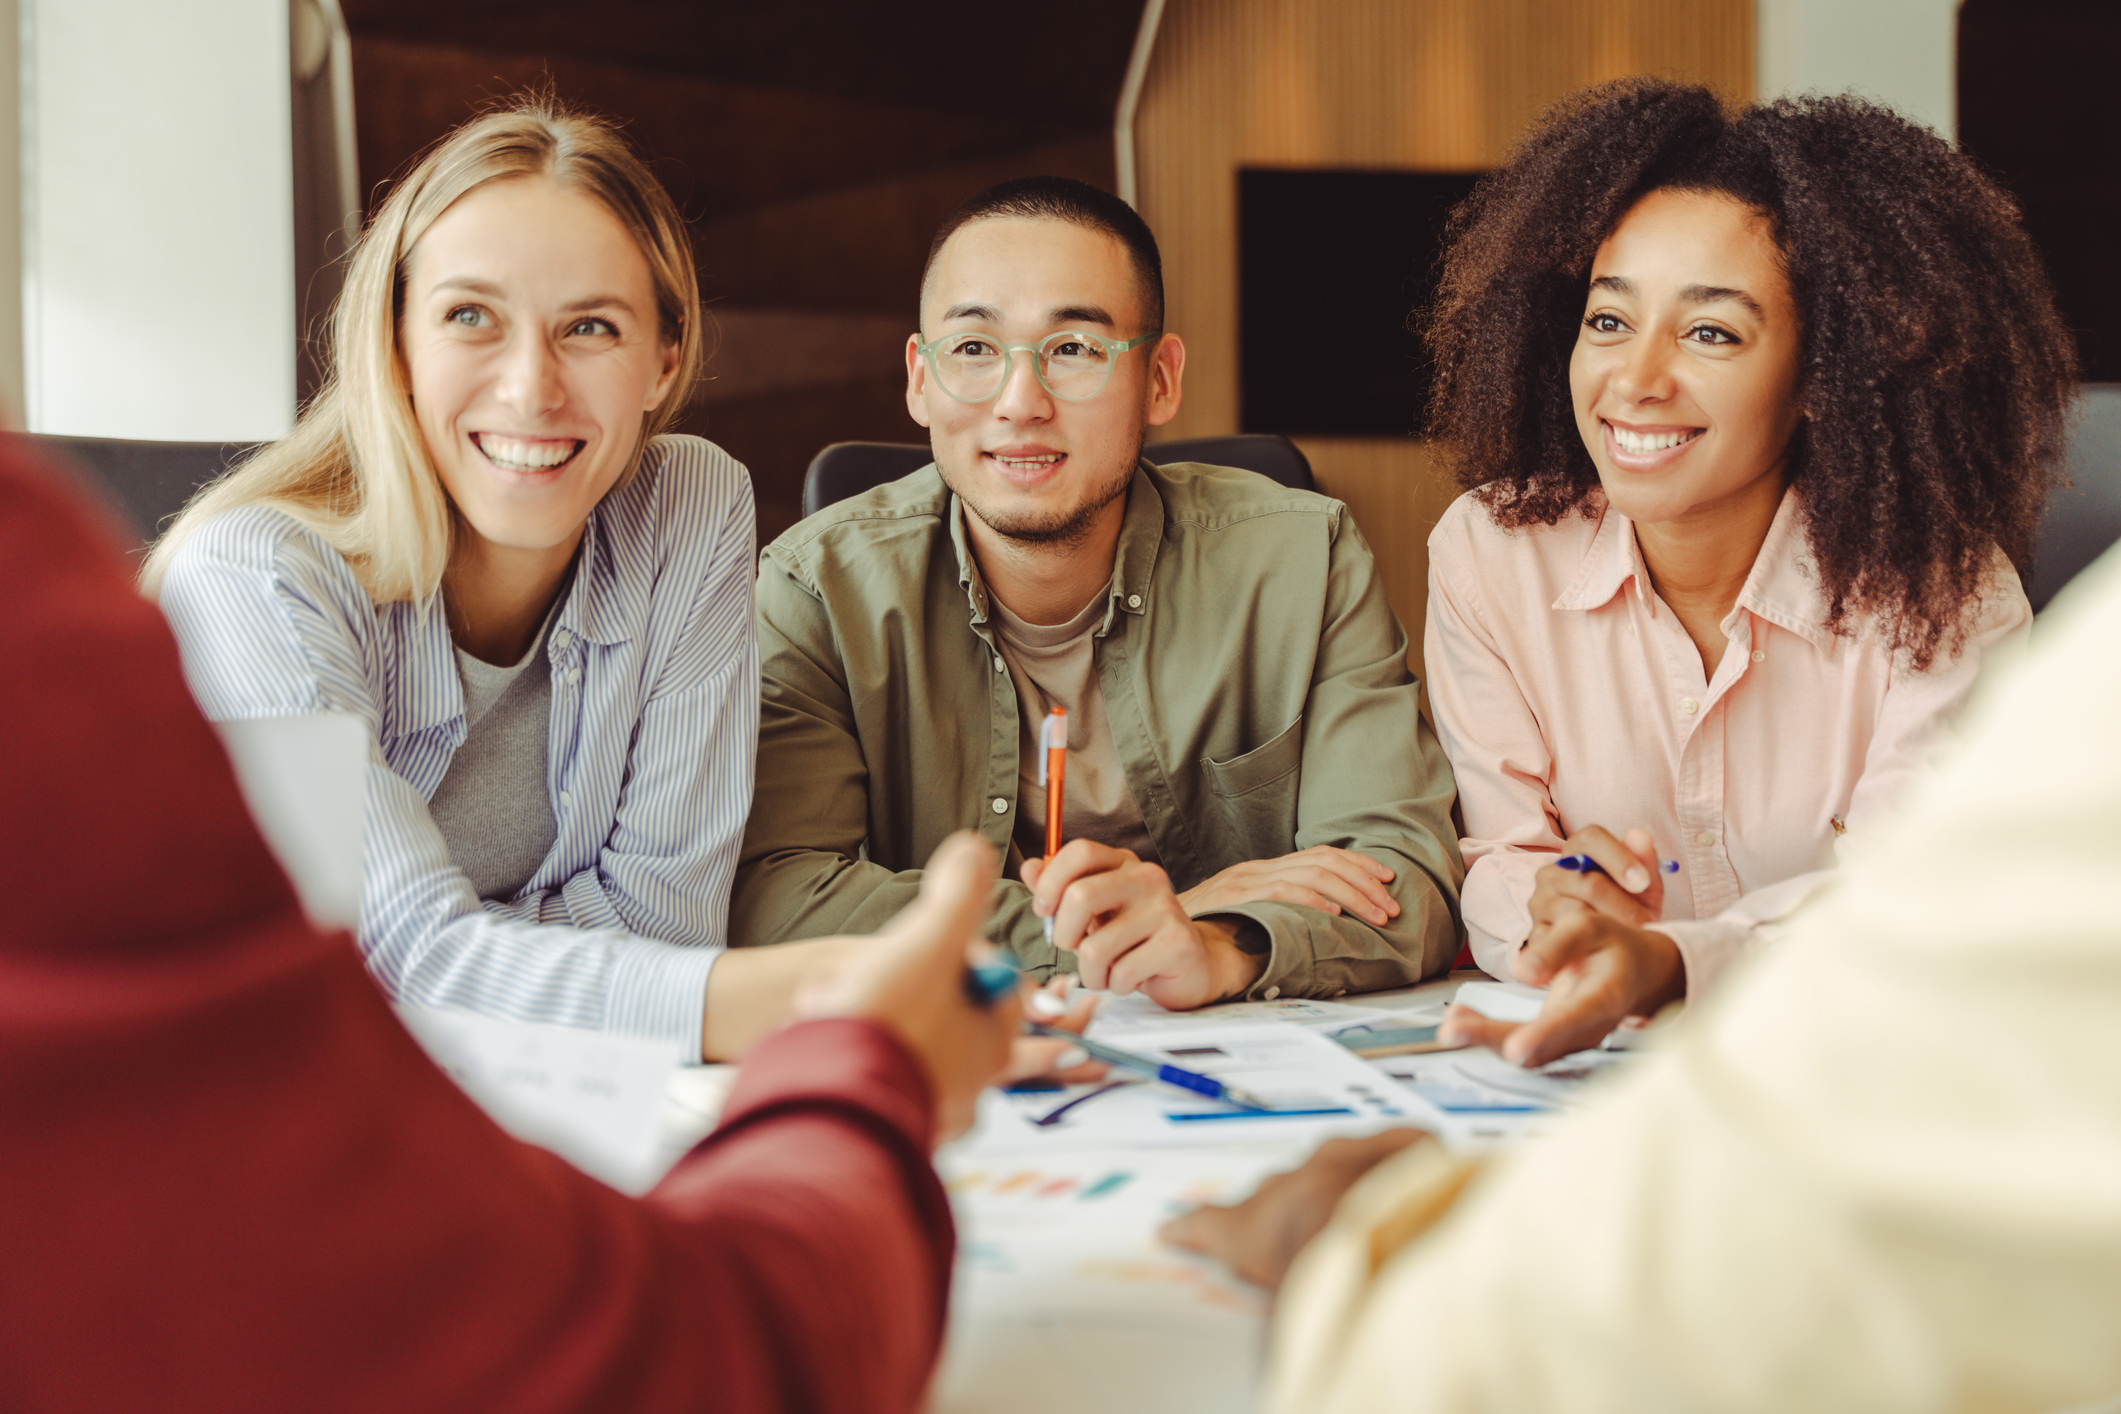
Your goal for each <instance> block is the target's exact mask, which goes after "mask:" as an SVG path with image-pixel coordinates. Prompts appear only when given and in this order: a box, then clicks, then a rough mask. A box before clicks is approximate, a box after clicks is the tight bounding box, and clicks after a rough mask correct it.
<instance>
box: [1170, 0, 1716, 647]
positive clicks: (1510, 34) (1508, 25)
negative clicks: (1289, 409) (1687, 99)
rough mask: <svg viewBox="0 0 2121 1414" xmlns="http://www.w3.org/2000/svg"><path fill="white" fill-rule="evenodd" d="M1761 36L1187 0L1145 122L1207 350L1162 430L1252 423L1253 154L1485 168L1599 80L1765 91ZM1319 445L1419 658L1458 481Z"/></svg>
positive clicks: (1609, 16)
mask: <svg viewBox="0 0 2121 1414" xmlns="http://www.w3.org/2000/svg"><path fill="white" fill-rule="evenodd" d="M1753 47H1754V15H1753V3H1752V0H1169V3H1168V7H1167V8H1166V10H1165V12H1164V20H1163V27H1162V30H1161V32H1160V33H1159V35H1158V38H1157V46H1156V52H1155V55H1154V57H1153V58H1152V60H1151V62H1150V66H1149V72H1148V77H1147V80H1146V82H1145V84H1144V86H1143V90H1142V102H1141V109H1140V112H1139V115H1138V118H1137V123H1136V144H1137V151H1138V153H1139V159H1138V160H1139V171H1140V178H1139V181H1140V194H1139V202H1140V207H1141V211H1142V214H1143V215H1144V216H1145V217H1147V218H1148V221H1149V224H1150V225H1151V226H1152V227H1153V228H1154V229H1155V231H1156V234H1157V239H1158V241H1159V242H1160V243H1161V244H1162V247H1163V253H1164V281H1165V289H1166V299H1167V306H1168V310H1169V313H1168V316H1167V318H1166V321H1165V322H1166V324H1167V325H1168V326H1169V327H1170V328H1171V329H1173V330H1174V331H1176V332H1178V333H1179V334H1181V335H1183V336H1184V338H1185V340H1186V345H1187V350H1188V355H1189V356H1188V361H1187V369H1186V399H1185V404H1184V406H1183V407H1182V408H1181V409H1180V411H1179V415H1178V417H1177V418H1175V419H1174V420H1173V421H1172V422H1171V424H1170V425H1169V426H1168V427H1166V428H1164V429H1162V430H1161V432H1160V434H1159V435H1160V436H1162V437H1202V436H1211V435H1216V434H1221V433H1228V432H1235V431H1237V430H1238V360H1237V354H1238V344H1237V339H1238V310H1237V288H1238V282H1237V170H1238V168H1240V167H1247V166H1258V167H1265V166H1286V167H1380V168H1397V169H1401V170H1408V171H1432V172H1435V171H1443V172H1463V171H1476V170H1479V169H1482V168H1486V167H1491V166H1494V165H1495V164H1496V163H1498V162H1500V161H1501V160H1502V159H1503V158H1504V156H1505V155H1507V153H1508V152H1509V150H1510V148H1511V146H1512V145H1513V144H1514V143H1515V142H1516V141H1517V140H1518V138H1519V137H1520V136H1522V134H1523V133H1524V131H1525V128H1526V126H1527V125H1528V124H1529V123H1530V122H1531V121H1532V119H1533V118H1534V117H1536V116H1537V115H1538V113H1539V112H1540V111H1541V110H1542V109H1543V108H1545V107H1546V106H1547V105H1548V104H1549V103H1552V102H1553V101H1554V100H1555V99H1557V98H1560V97H1561V96H1562V95H1564V94H1566V93H1569V92H1571V91H1572V90H1574V89H1578V88H1581V87H1583V86H1585V85H1587V84H1592V83H1599V82H1603V81H1605V80H1607V79H1613V78H1620V77H1624V76H1626V75H1629V74H1640V73H1654V74H1666V75H1670V76H1672V77H1675V78H1683V79H1689V80H1692V81H1696V82H1702V83H1707V84H1709V85H1710V86H1712V87H1714V88H1716V89H1717V90H1718V91H1720V92H1722V93H1725V94H1727V95H1729V96H1730V97H1732V98H1734V99H1747V98H1750V97H1751V96H1752V90H1753ZM1302 445H1303V446H1304V449H1305V451H1306V453H1307V454H1308V455H1309V456H1310V457H1311V459H1312V463H1313V466H1314V468H1315V469H1316V471H1317V473H1318V479H1319V484H1320V487H1321V489H1322V490H1324V491H1326V492H1327V493H1328V494H1329V495H1334V496H1338V497H1340V498H1341V499H1342V500H1345V501H1347V502H1348V503H1349V505H1350V506H1351V507H1353V508H1354V511H1355V516H1356V522H1357V524H1358V525H1360V526H1361V527H1362V530H1363V534H1364V536H1365V537H1366V538H1367V539H1368V540H1369V541H1370V544H1371V546H1372V548H1374V549H1375V550H1376V551H1377V553H1378V557H1379V559H1380V561H1381V562H1382V563H1383V565H1384V569H1385V576H1386V582H1387V585H1388V587H1389V588H1390V590H1391V594H1392V602H1393V606H1394V608H1396V609H1397V610H1398V611H1399V613H1400V616H1401V618H1402V619H1403V620H1405V622H1406V624H1407V631H1408V633H1409V635H1410V636H1411V637H1412V638H1413V640H1414V644H1415V657H1416V661H1417V664H1418V662H1419V656H1420V640H1421V623H1422V611H1423V607H1424V605H1425V604H1426V601H1427V592H1426V584H1427V576H1428V555H1427V550H1426V545H1425V542H1426V538H1427V535H1428V531H1429V528H1430V527H1431V526H1433V525H1434V524H1435V518H1436V515H1437V514H1439V513H1440V512H1441V511H1442V509H1443V507H1445V506H1447V505H1449V504H1450V500H1451V496H1452V495H1453V494H1454V493H1453V491H1452V490H1451V489H1450V488H1449V487H1448V486H1446V485H1445V484H1444V483H1443V481H1442V480H1441V479H1440V478H1439V477H1438V476H1437V475H1436V474H1435V472H1434V470H1433V459H1432V458H1431V456H1430V455H1429V452H1428V450H1427V449H1426V448H1424V447H1422V446H1420V445H1419V444H1418V443H1415V442H1412V441H1411V440H1399V441H1391V440H1386V441H1375V440H1369V439H1358V438H1305V439H1302Z"/></svg>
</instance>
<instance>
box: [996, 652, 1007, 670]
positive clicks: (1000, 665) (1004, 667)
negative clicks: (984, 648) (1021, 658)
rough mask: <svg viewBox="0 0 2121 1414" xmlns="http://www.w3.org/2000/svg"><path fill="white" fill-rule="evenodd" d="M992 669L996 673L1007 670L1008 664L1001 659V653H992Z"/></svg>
mask: <svg viewBox="0 0 2121 1414" xmlns="http://www.w3.org/2000/svg"><path fill="white" fill-rule="evenodd" d="M994 671H996V672H998V673H1006V672H1008V671H1009V665H1008V664H1006V663H1004V662H1003V661H1002V655H1001V654H999V653H997V654H995V655H994Z"/></svg>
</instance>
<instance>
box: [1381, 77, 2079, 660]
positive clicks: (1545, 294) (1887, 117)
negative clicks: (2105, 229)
mask: <svg viewBox="0 0 2121 1414" xmlns="http://www.w3.org/2000/svg"><path fill="white" fill-rule="evenodd" d="M1662 189H1673V190H1681V191H1699V192H1713V193H1718V194H1723V195H1727V196H1730V197H1733V198H1735V199H1737V200H1739V201H1742V202H1744V203H1745V204H1747V205H1748V206H1751V207H1753V208H1755V209H1757V210H1759V211H1760V212H1762V213H1763V214H1764V215H1765V216H1766V217H1767V218H1768V219H1769V221H1770V222H1771V224H1772V228H1773V231H1774V235H1775V241H1776V244H1777V246H1778V247H1779V248H1780V251H1781V254H1782V261H1783V268H1784V271H1785V272H1786V274H1787V275H1788V277H1789V282H1790V290H1791V293H1792V295H1793V296H1794V297H1795V300H1796V305H1797V309H1798V312H1799V314H1800V316H1801V318H1802V322H1803V333H1802V346H1801V353H1800V356H1799V357H1800V364H1799V392H1798V396H1799V398H1800V399H1801V400H1802V405H1803V407H1804V409H1805V413H1806V417H1805V420H1804V422H1803V423H1802V424H1801V425H1800V427H1799V430H1798V432H1797V435H1796V439H1795V441H1794V443H1793V444H1792V446H1791V449H1790V460H1789V474H1790V479H1791V483H1792V485H1793V486H1794V487H1795V488H1796V490H1797V493H1798V502H1799V506H1800V508H1801V510H1802V513H1803V517H1804V528H1805V533H1806V536H1807V538H1808V540H1809V543H1810V547H1811V553H1812V558H1813V560H1814V561H1815V563H1816V565H1817V569H1818V574H1819V578H1820V581H1821V586H1822V588H1823V589H1824V591H1825V597H1826V601H1827V604H1828V606H1829V610H1828V618H1827V624H1828V627H1830V628H1831V629H1833V630H1834V631H1836V632H1840V633H1847V632H1849V631H1850V630H1849V627H1848V621H1849V619H1850V617H1851V616H1852V615H1854V616H1858V617H1861V618H1866V619H1870V620H1873V621H1874V622H1875V623H1877V624H1878V625H1879V626H1880V627H1881V628H1882V629H1883V630H1884V631H1886V633H1887V634H1888V635H1889V638H1890V643H1891V646H1892V648H1893V649H1894V650H1895V651H1897V652H1904V653H1905V654H1906V655H1907V660H1908V662H1909V663H1910V665H1911V666H1913V667H1914V668H1916V669H1918V670H1920V669H1924V668H1927V667H1928V666H1929V665H1930V664H1931V662H1932V661H1933V660H1934V658H1935V656H1936V654H1937V653H1938V651H1939V650H1940V649H1942V650H1943V651H1945V652H1947V653H1956V652H1957V651H1958V649H1959V646H1960V644H1961V642H1962V641H1963V638H1964V634H1965V630H1966V628H1967V626H1968V619H1969V617H1970V616H1969V614H1968V612H1967V611H1968V608H1969V606H1970V605H1972V604H1973V603H1975V602H1976V601H1977V600H1978V598H1979V595H1980V591H1981V585H1982V581H1983V580H1984V578H1985V577H1986V575H1987V574H1988V571H1989V566H1990V564H1991V562H1992V557H1993V553H1994V550H1995V549H1997V548H2001V549H2002V551H2003V553H2004V554H2006V555H2007V556H2009V557H2010V559H2011V560H2012V561H2013V562H2014V563H2015V564H2017V565H2018V566H2019V567H2020V568H2021V569H2023V568H2025V567H2027V565H2028V561H2029V560H2030V558H2031V553H2032V542H2033V532H2034V528H2035V526H2036V525H2037V523H2038V521H2039V517H2040V511H2041V507H2042V506H2043V505H2044V504H2045V502H2046V499H2047V496H2048V493H2049V492H2050V491H2051V490H2052V489H2053V488H2054V486H2055V485H2056V484H2057V483H2058V480H2059V477H2060V468H2061V464H2062V458H2063V454H2064V445H2065V438H2066V433H2067V427H2068V414H2069V407H2070V400H2071V398H2072V396H2073V394H2074V393H2075V390H2076V381H2077V366H2076V354H2075V350H2074V348H2073V346H2072V343H2071V340H2070V336H2069V333H2068V331H2067V330H2066V329H2065V328H2064V327H2063V325H2062V322H2061V320H2060V318H2059V317H2058V316H2057V314H2056V312H2055V305H2054V295H2053V291H2052V290H2051V288H2050V286H2049V284H2048V280H2047V276H2046V273H2045V271H2044V270H2043V269H2042V267H2041V264H2040V259H2039V256H2038V255H2037V254H2036V253H2035V251H2034V249H2033V245H2032V242H2031V241H2030V240H2028V239H2027V237H2026V235H2025V232H2024V230H2023V229H2022V228H2021V226H2020V225H2019V220H2018V209H2017V206H2016V204H2015V203H2014V202H2013V201H2012V200H2011V198H2010V197H2009V196H2007V195H2005V194H2004V193H2003V192H2002V191H2001V190H2000V189H1998V188H1997V187H1996V185H1995V184H1994V183H1993V182H1991V181H1989V180H1988V179H1987V178H1986V177H1984V176H1983V175H1982V174H1981V173H1980V172H1979V171H1977V170H1976V169H1975V167H1974V165H1973V163H1972V162H1970V161H1969V160H1968V159H1967V158H1965V157H1963V156H1961V155H1960V154H1959V153H1957V152H1954V151H1953V150H1952V148H1951V147H1950V145H1949V144H1947V143H1945V142H1944V141H1943V140H1942V139H1940V138H1938V137H1937V136H1935V135H1934V134H1933V133H1931V132H1929V131H1928V130H1926V129H1923V128H1919V127H1916V126H1914V125H1913V124H1911V123H1909V122H1907V121H1906V120H1905V119H1903V118H1900V117H1899V116H1897V115H1896V114H1894V113H1893V112H1891V111H1890V110H1888V109H1885V108H1881V107H1878V106H1877V105H1875V104H1871V103H1866V102H1863V101H1861V100H1860V99H1855V98H1803V99H1783V100H1780V101H1778V102H1774V103H1768V104H1757V105H1754V106H1751V107H1747V108H1743V109H1739V110H1737V111H1735V112H1732V111H1727V110H1726V109H1725V108H1724V106H1723V104H1722V103H1721V102H1719V101H1718V99H1717V98H1716V96H1715V95H1714V94H1713V93H1711V92H1710V91H1709V90H1707V89H1705V88H1698V87H1693V86H1690V85H1685V84H1678V83H1672V82H1669V81H1664V80H1652V79H1630V80H1623V81H1621V82H1618V83H1612V84H1607V85H1604V86H1602V87H1598V88H1593V89H1587V90H1585V91H1584V92H1581V93H1578V94H1576V95H1574V96H1572V97H1570V98H1567V99H1564V100H1562V101H1561V102H1560V103H1558V104H1556V105H1555V106H1554V107H1553V108H1551V109H1549V110H1548V111H1547V113H1546V114H1545V115H1544V116H1543V117H1542V118H1541V119H1540V120H1539V122H1538V123H1537V124H1536V125H1535V126H1534V128H1533V131H1532V133H1531V135H1530V136H1529V137H1527V138H1526V139H1525V141H1524V143H1523V144H1522V145H1521V146H1520V147H1519V148H1518V149H1517V151H1516V152H1515V153H1514V154H1513V155H1512V157H1511V159H1510V161H1509V163H1508V165H1506V166H1504V167H1501V168H1499V169H1497V170H1496V171H1495V172H1493V173H1491V174H1489V175H1488V176H1487V177H1485V178H1483V179H1482V181H1481V182H1480V184H1479V185H1478V186H1477V187H1476V188H1475V189H1474V191H1473V194H1472V195H1471V196H1469V197H1468V198H1466V200H1465V201H1464V202H1463V203H1462V204H1461V205H1460V206H1459V207H1458V208H1457V210H1455V211H1454V212H1453V213H1452V214H1451V220H1450V225H1449V228H1448V234H1447V238H1446V244H1447V249H1446V253H1445V255H1444V259H1443V271H1442V276H1441V280H1440V283H1439V285H1438V289H1437V295H1436V300H1435V302H1434V303H1433V304H1432V305H1431V306H1430V307H1429V308H1428V309H1426V310H1425V311H1421V312H1420V313H1418V314H1417V321H1418V324H1419V327H1420V329H1421V332H1422V334H1423V337H1424V338H1425V339H1426V340H1427V343H1428V347H1429V352H1430V355H1431V357H1432V358H1433V359H1434V361H1435V370H1436V382H1435V391H1434V394H1433V397H1432V401H1431V404H1430V407H1431V413H1430V425H1429V432H1430V435H1431V436H1433V437H1435V438H1437V439H1438V440H1439V441H1440V442H1441V443H1442V445H1443V447H1444V448H1445V449H1446V452H1447V455H1449V456H1450V457H1451V458H1452V459H1453V460H1454V462H1455V469H1456V471H1457V473H1458V477H1459V479H1460V481H1461V482H1463V483H1464V485H1465V486H1467V487H1468V488H1469V489H1471V488H1479V491H1480V495H1481V498H1482V500H1483V501H1484V502H1485V504H1486V505H1487V507H1488V510H1489V512H1490V513H1491V514H1492V515H1493V516H1494V517H1495V519H1496V521H1497V522H1498V523H1499V524H1502V525H1505V526H1512V527H1515V526H1526V525H1534V524H1539V525H1553V524H1555V523H1556V522H1558V521H1559V520H1560V519H1561V518H1562V517H1563V516H1564V515H1566V514H1568V513H1569V512H1571V511H1577V512H1581V513H1583V514H1586V515H1588V514H1595V513H1596V510H1597V508H1598V506H1599V505H1600V504H1601V501H1600V498H1598V497H1595V496H1593V495H1592V492H1594V491H1595V490H1597V488H1598V473H1597V470H1596V469H1595V468H1594V466H1593V465H1592V462H1591V457H1590V454H1589V452H1587V451H1586V450H1585V448H1584V445H1583V439H1582V437H1581V435H1580V434H1579V432H1578V430H1577V426H1576V418H1575V413H1574V410H1573V408H1572V405H1571V400H1570V392H1569V357H1570V353H1571V350H1572V349H1573V347H1574V345H1575V342H1576V331H1577V325H1578V323H1579V322H1580V320H1581V319H1582V317H1583V307H1584V298H1585V295H1586V289H1587V283H1586V282H1587V281H1588V280H1589V278H1590V269H1591V262H1592V257H1593V256H1594V255H1595V253H1596V252H1597V250H1598V247H1599V245H1600V243H1601V242H1603V241H1604V239H1605V238H1606V236H1607V235H1608V234H1610V233H1611V231H1612V230H1613V228H1614V226H1616V225H1617V224H1618V223H1619V221H1620V219H1621V217H1622V216H1623V215H1624V214H1625V213H1626V212H1627V210H1628V209H1629V208H1630V207H1631V206H1632V205H1633V204H1634V203H1635V202H1636V200H1638V199H1639V198H1641V197H1642V196H1645V195H1647V194H1648V193H1650V192H1653V191H1657V190H1662Z"/></svg>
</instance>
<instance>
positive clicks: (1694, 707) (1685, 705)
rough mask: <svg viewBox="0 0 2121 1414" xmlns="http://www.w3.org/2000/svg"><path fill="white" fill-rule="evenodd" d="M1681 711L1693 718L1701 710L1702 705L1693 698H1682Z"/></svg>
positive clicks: (1680, 701) (1680, 702)
mask: <svg viewBox="0 0 2121 1414" xmlns="http://www.w3.org/2000/svg"><path fill="white" fill-rule="evenodd" d="M1679 710H1680V711H1682V712H1684V713H1686V714H1687V715H1688V716H1689V717H1691V716H1693V715H1694V714H1695V713H1696V712H1699V711H1700V710H1701V704H1700V703H1699V702H1696V701H1695V700H1694V699H1693V698H1691V697H1682V698H1680V699H1679Z"/></svg>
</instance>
